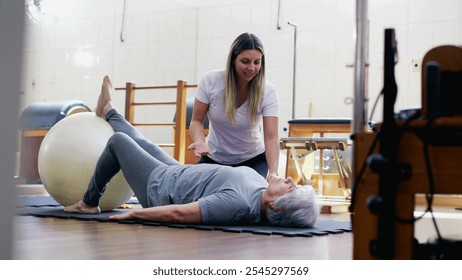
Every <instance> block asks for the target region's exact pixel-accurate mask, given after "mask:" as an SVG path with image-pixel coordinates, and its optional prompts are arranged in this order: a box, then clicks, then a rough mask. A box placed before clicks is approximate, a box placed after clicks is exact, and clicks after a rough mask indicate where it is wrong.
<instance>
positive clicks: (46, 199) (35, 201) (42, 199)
mask: <svg viewBox="0 0 462 280" xmlns="http://www.w3.org/2000/svg"><path fill="white" fill-rule="evenodd" d="M125 203H126V204H139V202H138V199H137V198H136V197H132V198H130V199H129V200H128V201H127V202H125ZM16 206H17V207H44V206H61V204H60V203H59V202H57V201H56V200H54V199H53V197H51V196H49V195H19V196H18V197H17V198H16Z"/></svg>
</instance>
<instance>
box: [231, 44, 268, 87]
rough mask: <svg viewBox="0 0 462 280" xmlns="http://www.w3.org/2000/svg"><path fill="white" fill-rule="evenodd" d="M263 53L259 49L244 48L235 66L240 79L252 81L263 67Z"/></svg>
mask: <svg viewBox="0 0 462 280" xmlns="http://www.w3.org/2000/svg"><path fill="white" fill-rule="evenodd" d="M261 62H262V54H261V52H260V51H259V50H255V49H251V50H243V51H242V52H240V53H239V54H238V55H237V57H236V59H235V61H234V68H235V71H236V75H237V77H238V79H239V80H240V81H243V82H246V83H248V82H250V81H251V80H252V79H253V78H254V77H255V76H256V75H257V74H258V71H260V69H261Z"/></svg>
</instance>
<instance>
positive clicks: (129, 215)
mask: <svg viewBox="0 0 462 280" xmlns="http://www.w3.org/2000/svg"><path fill="white" fill-rule="evenodd" d="M132 214H133V212H132V211H129V212H125V213H122V214H117V215H111V216H108V217H107V218H108V219H109V220H113V221H124V220H133V219H134V218H133V216H132Z"/></svg>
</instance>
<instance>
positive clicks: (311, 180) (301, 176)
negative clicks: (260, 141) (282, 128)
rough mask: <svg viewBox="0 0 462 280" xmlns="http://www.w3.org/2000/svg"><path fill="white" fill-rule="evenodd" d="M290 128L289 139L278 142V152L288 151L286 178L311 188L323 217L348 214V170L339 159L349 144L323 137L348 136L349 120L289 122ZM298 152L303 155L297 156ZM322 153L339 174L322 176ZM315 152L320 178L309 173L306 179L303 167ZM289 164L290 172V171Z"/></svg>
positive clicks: (337, 139) (341, 139)
mask: <svg viewBox="0 0 462 280" xmlns="http://www.w3.org/2000/svg"><path fill="white" fill-rule="evenodd" d="M289 124H290V129H289V135H290V137H285V138H281V139H280V148H281V150H287V151H288V159H287V172H286V176H291V177H293V178H294V179H295V180H296V181H297V182H298V183H300V184H313V186H314V187H315V189H316V190H317V193H318V197H319V200H320V203H321V206H322V208H321V212H322V213H334V212H348V207H349V205H350V198H351V189H350V178H351V170H350V167H349V166H348V164H347V162H346V161H345V159H344V158H343V157H342V156H340V155H339V151H346V150H347V149H348V140H347V138H346V137H324V135H325V133H348V132H349V131H350V120H349V119H301V120H293V121H290V122H289ZM314 134H319V135H320V137H313V135H314ZM300 135H308V136H309V137H304V136H300ZM299 150H303V151H304V152H302V153H300V152H299ZM324 150H331V151H332V155H333V161H334V164H335V167H336V168H337V173H338V174H332V173H330V174H327V173H324V172H323V170H324V164H325V163H324ZM314 152H319V158H320V160H319V174H317V173H314V172H312V174H310V175H307V173H309V172H308V171H307V168H306V166H303V165H305V163H306V162H307V161H314V159H312V158H310V159H308V157H309V156H310V155H311V154H313V153H314ZM292 164H293V168H291V165H292ZM310 164H311V163H310ZM304 167H305V168H304ZM293 169H294V170H295V171H293ZM308 169H310V168H308ZM332 183H333V184H332ZM332 185H334V186H332Z"/></svg>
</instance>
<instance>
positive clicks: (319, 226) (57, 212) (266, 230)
mask: <svg viewBox="0 0 462 280" xmlns="http://www.w3.org/2000/svg"><path fill="white" fill-rule="evenodd" d="M63 209H64V207H63V206H54V207H18V208H17V214H18V215H26V216H36V217H50V218H61V219H78V220H92V221H99V222H117V223H120V224H138V225H145V226H166V227H170V228H180V229H181V228H193V229H196V230H207V231H224V232H235V233H253V234H261V235H282V236H286V237H295V236H299V237H313V236H323V235H329V234H339V233H344V232H351V223H350V222H349V221H332V220H322V219H320V220H318V221H317V222H316V224H315V226H314V227H313V228H285V227H272V226H262V225H242V226H220V225H192V224H171V223H157V222H148V221H135V220H130V221H111V220H109V219H108V218H107V217H108V216H110V215H113V214H120V213H123V212H125V211H130V210H126V209H115V210H113V211H110V212H102V213H100V214H96V215H95V214H78V213H65V212H64V211H63Z"/></svg>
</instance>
